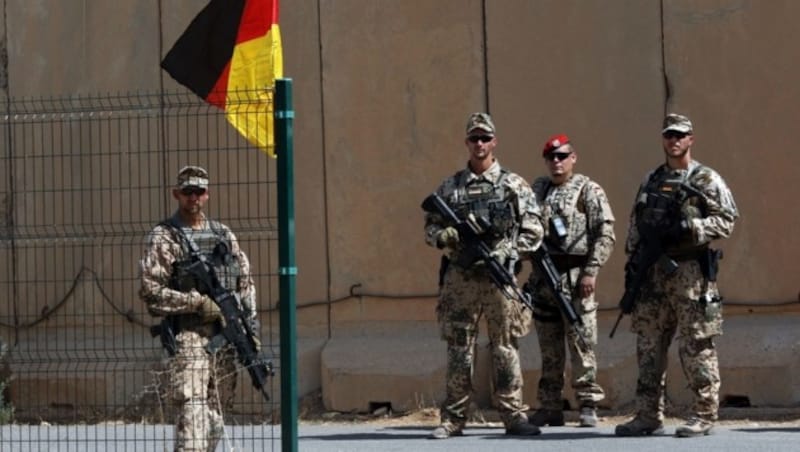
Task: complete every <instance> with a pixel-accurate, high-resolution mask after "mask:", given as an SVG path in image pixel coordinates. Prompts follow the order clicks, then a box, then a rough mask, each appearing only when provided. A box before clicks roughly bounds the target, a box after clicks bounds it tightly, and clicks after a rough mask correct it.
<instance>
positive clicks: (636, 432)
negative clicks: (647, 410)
mask: <svg viewBox="0 0 800 452" xmlns="http://www.w3.org/2000/svg"><path fill="white" fill-rule="evenodd" d="M614 434H615V435H617V436H647V435H663V434H664V424H663V423H662V422H660V421H656V420H651V419H646V418H643V417H641V416H639V415H636V417H634V418H633V419H632V420H630V421H628V422H626V423H624V424H619V425H618V426H617V427H616V428H615V429H614Z"/></svg>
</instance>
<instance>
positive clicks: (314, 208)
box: [280, 0, 331, 305]
mask: <svg viewBox="0 0 800 452" xmlns="http://www.w3.org/2000/svg"><path fill="white" fill-rule="evenodd" d="M318 3H319V2H317V1H316V0H303V1H292V2H291V3H288V2H286V3H281V6H282V8H281V10H280V27H281V39H282V42H283V54H284V76H285V77H288V78H291V79H292V83H293V87H294V91H293V94H294V99H293V100H294V109H295V112H296V115H295V121H294V137H295V141H294V175H295V226H296V229H295V233H296V239H297V243H298V246H297V250H296V258H297V267H298V274H297V304H298V305H303V304H305V303H308V302H315V301H320V300H327V299H330V297H331V295H330V294H329V292H328V288H329V281H328V265H329V258H328V252H327V248H328V237H327V234H328V232H327V231H328V220H327V218H326V211H327V206H326V203H327V200H326V198H325V195H326V193H327V187H326V184H327V174H326V169H325V161H324V158H325V146H324V143H323V133H324V131H325V129H324V125H325V118H324V116H323V114H322V83H321V58H320V36H319V28H320V18H319V10H318Z"/></svg>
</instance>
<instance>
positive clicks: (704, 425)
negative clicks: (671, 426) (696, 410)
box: [675, 417, 714, 438]
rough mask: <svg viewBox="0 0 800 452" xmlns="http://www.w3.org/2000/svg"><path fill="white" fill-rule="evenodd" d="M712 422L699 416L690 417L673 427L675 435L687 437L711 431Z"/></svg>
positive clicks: (706, 433)
mask: <svg viewBox="0 0 800 452" xmlns="http://www.w3.org/2000/svg"><path fill="white" fill-rule="evenodd" d="M712 428H714V423H713V422H711V421H709V420H706V419H702V418H699V417H691V418H689V420H687V421H686V423H684V424H683V425H679V426H678V427H676V428H675V436H677V437H679V438H689V437H692V436H703V435H708V434H709V433H711V429H712Z"/></svg>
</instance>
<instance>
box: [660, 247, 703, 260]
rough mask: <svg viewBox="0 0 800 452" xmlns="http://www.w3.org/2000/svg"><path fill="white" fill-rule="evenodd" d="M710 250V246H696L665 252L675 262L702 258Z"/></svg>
mask: <svg viewBox="0 0 800 452" xmlns="http://www.w3.org/2000/svg"><path fill="white" fill-rule="evenodd" d="M707 252H708V248H705V247H704V248H694V249H691V250H683V251H680V250H679V251H667V252H666V253H665V254H666V255H667V257H668V258H670V259H672V260H674V261H675V262H686V261H693V260H697V259H700V258H701V257H703V256H704V255H705V254H706V253H707Z"/></svg>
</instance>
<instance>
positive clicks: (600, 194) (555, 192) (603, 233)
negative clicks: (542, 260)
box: [533, 174, 616, 276]
mask: <svg viewBox="0 0 800 452" xmlns="http://www.w3.org/2000/svg"><path fill="white" fill-rule="evenodd" d="M533 192H534V194H535V195H536V200H537V201H538V203H539V205H541V206H542V218H543V221H544V225H545V243H547V246H548V251H549V252H550V253H551V254H571V255H579V256H586V264H585V265H584V267H583V269H582V273H583V274H587V275H591V276H596V275H597V273H598V272H599V271H600V267H602V266H603V265H604V264H605V263H606V261H607V260H608V258H609V256H611V252H612V251H613V249H614V243H615V241H616V237H615V235H614V214H613V213H612V212H611V205H610V204H609V202H608V197H607V196H606V193H605V191H603V188H602V187H600V185H599V184H598V183H596V182H594V181H592V180H591V179H589V178H588V177H586V176H584V175H582V174H574V175H573V176H572V177H570V179H569V180H568V181H566V182H564V183H563V184H561V185H553V184H552V182H551V181H550V178H549V177H540V178H538V179H536V180H535V181H534V183H533ZM554 217H557V218H560V219H561V220H562V221H563V222H564V223H565V227H566V231H565V232H566V237H564V238H563V239H559V238H558V237H557V234H556V233H555V231H554V230H553V229H554V228H553V227H552V226H550V225H551V224H552V223H553V219H554Z"/></svg>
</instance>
